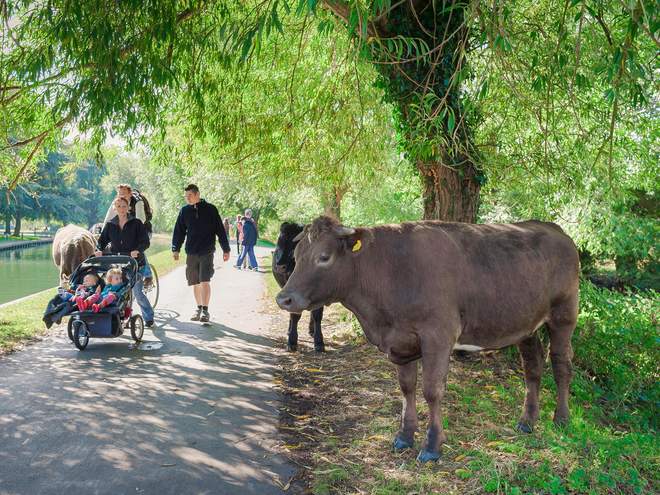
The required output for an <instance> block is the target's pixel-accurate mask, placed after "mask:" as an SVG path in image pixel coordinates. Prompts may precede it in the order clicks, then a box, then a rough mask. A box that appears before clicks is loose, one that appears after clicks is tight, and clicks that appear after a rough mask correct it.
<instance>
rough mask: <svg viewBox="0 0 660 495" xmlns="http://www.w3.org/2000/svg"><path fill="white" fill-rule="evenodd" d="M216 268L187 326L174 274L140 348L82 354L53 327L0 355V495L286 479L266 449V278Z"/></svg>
mask: <svg viewBox="0 0 660 495" xmlns="http://www.w3.org/2000/svg"><path fill="white" fill-rule="evenodd" d="M260 251H261V252H260V253H258V254H261V255H263V254H265V252H266V251H265V250H260ZM233 261H234V259H233V257H232V262H233ZM215 265H216V274H215V277H214V279H213V282H212V291H213V292H212V297H211V306H210V310H211V318H212V324H211V325H209V326H202V325H201V324H199V323H195V322H191V321H189V317H190V315H191V314H192V312H193V310H194V308H195V303H194V298H193V295H192V291H191V290H190V289H189V288H188V287H187V285H186V282H185V274H184V270H183V268H182V267H181V268H177V269H176V270H174V271H173V272H171V273H170V274H168V275H167V276H166V277H163V279H162V280H161V295H160V301H159V303H158V309H157V311H156V324H157V327H156V328H154V329H153V331H151V330H148V329H146V330H145V336H144V342H143V344H142V345H141V348H135V346H134V345H133V344H132V341H131V340H130V336H127V335H125V336H123V337H119V338H116V339H91V340H90V343H89V346H88V347H87V349H86V350H85V351H82V352H81V351H78V350H77V349H76V348H75V347H74V346H73V344H71V343H70V342H69V340H68V338H67V337H66V332H65V329H64V327H63V326H62V327H61V328H60V329H59V330H58V331H57V332H55V334H54V335H52V336H50V337H48V338H46V339H45V340H43V341H41V342H39V343H37V344H34V345H31V346H28V347H26V348H25V349H24V350H22V351H20V352H17V353H14V354H9V355H7V356H4V357H0V494H1V495H17V494H20V495H37V494H57V495H61V494H113V495H117V494H159V495H163V494H239V493H240V494H251V493H255V494H270V493H282V490H281V487H282V486H285V485H286V483H287V482H288V480H289V479H290V478H291V476H292V475H293V473H294V471H295V469H294V467H293V466H292V465H290V464H288V463H287V461H286V459H285V458H284V457H282V456H280V455H279V454H278V453H277V452H276V450H275V449H274V445H275V441H276V439H277V421H278V412H277V404H278V400H279V398H278V395H277V393H276V391H275V390H274V388H273V379H272V378H273V372H274V371H275V368H276V357H275V351H274V349H273V345H272V341H271V340H270V339H269V338H268V337H267V335H266V334H267V331H268V328H269V326H270V324H271V317H270V316H269V315H268V314H267V313H266V312H264V311H263V309H262V308H263V297H264V277H265V276H267V274H263V273H262V274H259V273H253V272H246V271H238V270H235V269H233V268H232V267H231V265H230V263H229V262H228V263H225V264H223V262H222V259H221V256H220V255H219V254H217V253H216V259H215ZM136 306H137V305H136Z"/></svg>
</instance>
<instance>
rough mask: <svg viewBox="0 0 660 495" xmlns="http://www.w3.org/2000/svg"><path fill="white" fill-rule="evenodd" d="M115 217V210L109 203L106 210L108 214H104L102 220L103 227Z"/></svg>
mask: <svg viewBox="0 0 660 495" xmlns="http://www.w3.org/2000/svg"><path fill="white" fill-rule="evenodd" d="M116 215H117V211H116V210H115V205H114V204H112V203H110V208H108V212H107V213H106V214H105V218H104V219H103V225H104V226H105V224H106V223H108V222H109V221H110V220H112V219H113V218H114V217H115V216H116Z"/></svg>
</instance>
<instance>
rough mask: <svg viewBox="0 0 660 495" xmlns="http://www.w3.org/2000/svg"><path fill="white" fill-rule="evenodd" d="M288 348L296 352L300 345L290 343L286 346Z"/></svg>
mask: <svg viewBox="0 0 660 495" xmlns="http://www.w3.org/2000/svg"><path fill="white" fill-rule="evenodd" d="M286 350H287V351H289V352H296V351H297V350H298V346H297V345H291V344H289V345H287V346H286Z"/></svg>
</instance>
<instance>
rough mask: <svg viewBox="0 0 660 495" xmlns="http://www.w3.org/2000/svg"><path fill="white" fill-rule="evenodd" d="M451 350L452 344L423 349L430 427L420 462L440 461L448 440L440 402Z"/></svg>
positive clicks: (423, 378) (425, 391)
mask: <svg viewBox="0 0 660 495" xmlns="http://www.w3.org/2000/svg"><path fill="white" fill-rule="evenodd" d="M451 349H452V345H451V344H450V343H446V344H442V345H437V344H434V345H433V346H428V347H426V348H425V347H422V380H423V385H422V390H423V392H424V399H426V403H427V404H428V405H429V427H428V430H427V432H426V440H425V442H424V445H423V447H422V450H421V451H420V452H419V455H418V456H417V460H418V461H420V462H430V461H437V460H438V459H440V447H441V446H442V444H443V443H444V442H445V441H446V440H447V436H446V435H445V432H444V431H443V429H442V414H441V413H440V402H441V401H442V397H443V395H444V393H445V387H446V386H447V372H448V370H449V355H450V354H451Z"/></svg>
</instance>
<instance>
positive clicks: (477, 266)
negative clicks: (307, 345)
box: [277, 217, 579, 461]
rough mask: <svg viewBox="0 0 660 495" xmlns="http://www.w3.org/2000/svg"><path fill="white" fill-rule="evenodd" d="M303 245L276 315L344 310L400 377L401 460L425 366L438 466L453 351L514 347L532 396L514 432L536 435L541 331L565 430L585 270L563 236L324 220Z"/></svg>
mask: <svg viewBox="0 0 660 495" xmlns="http://www.w3.org/2000/svg"><path fill="white" fill-rule="evenodd" d="M296 240H299V241H300V242H299V243H298V246H297V247H296V253H295V258H296V268H295V270H294V271H293V274H292V275H291V277H289V280H288V282H287V283H286V285H285V286H284V289H282V291H281V292H280V293H279V294H278V296H277V303H278V304H279V306H280V307H281V308H282V309H285V310H288V311H292V312H300V311H302V310H314V309H316V308H320V307H322V306H323V305H324V304H329V303H333V302H340V303H342V304H343V305H344V306H346V307H347V308H348V309H349V310H350V311H352V312H353V313H354V314H355V315H356V316H357V318H358V320H359V322H360V324H361V325H362V328H363V330H364V333H365V335H366V337H367V339H368V340H369V341H370V342H371V343H372V344H374V345H376V346H378V348H379V349H380V351H381V352H384V353H385V354H387V356H388V357H389V359H390V360H391V361H392V362H394V363H395V364H397V365H398V367H399V384H400V386H401V391H402V392H403V396H404V403H403V414H402V416H403V417H402V421H401V430H400V431H399V433H398V434H397V436H396V438H395V441H394V447H395V448H396V449H403V448H410V447H412V446H413V442H414V435H415V432H416V430H417V411H416V406H415V388H416V383H417V362H418V360H419V359H421V360H422V378H423V387H422V390H423V393H424V398H425V399H426V402H427V403H428V406H429V425H428V431H427V436H426V440H425V442H424V445H423V448H422V450H421V452H420V453H419V456H418V459H419V460H420V461H432V460H437V459H439V458H440V447H441V445H442V443H443V442H444V441H445V439H446V436H445V433H444V432H443V429H442V418H441V414H440V401H441V399H442V396H443V394H444V390H445V386H446V381H447V372H448V368H449V356H450V354H451V351H452V349H454V348H458V349H462V350H473V351H477V350H482V349H501V348H503V347H506V346H510V345H514V344H516V345H517V346H518V348H519V350H520V354H521V356H522V361H523V365H524V370H525V385H526V396H525V404H524V406H523V412H522V416H521V418H520V420H519V423H518V429H519V430H521V431H523V432H526V433H529V432H531V431H532V427H533V425H534V423H535V421H536V420H537V419H538V417H539V388H540V384H541V373H542V372H543V363H544V360H545V359H544V349H543V345H542V344H541V341H540V340H539V337H538V335H537V332H536V331H537V330H538V329H539V327H541V326H542V325H544V324H545V325H546V326H547V329H548V333H549V337H550V358H551V360H552V370H553V373H554V378H555V382H556V383H557V406H556V409H555V416H554V420H555V423H558V424H563V423H566V422H567V421H568V419H569V411H568V394H569V384H570V381H571V376H572V370H571V359H572V356H573V351H572V348H571V336H572V335H573V330H574V329H575V323H576V320H577V314H578V283H579V261H578V252H577V250H576V248H575V245H574V244H573V241H572V240H571V239H570V237H568V236H567V235H566V234H565V233H564V232H563V231H562V230H561V228H560V227H558V226H557V225H555V224H552V223H544V222H538V221H529V222H522V223H516V224H495V225H471V224H462V223H446V222H434V221H425V222H414V223H404V224H401V225H381V226H378V227H373V228H357V229H353V228H347V227H343V226H341V225H339V224H338V223H337V222H336V221H334V220H332V219H330V218H327V217H321V218H319V219H317V220H315V221H314V223H313V224H312V225H311V226H308V227H306V228H305V230H304V231H303V233H302V234H300V235H299V236H298V237H297V238H296Z"/></svg>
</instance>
